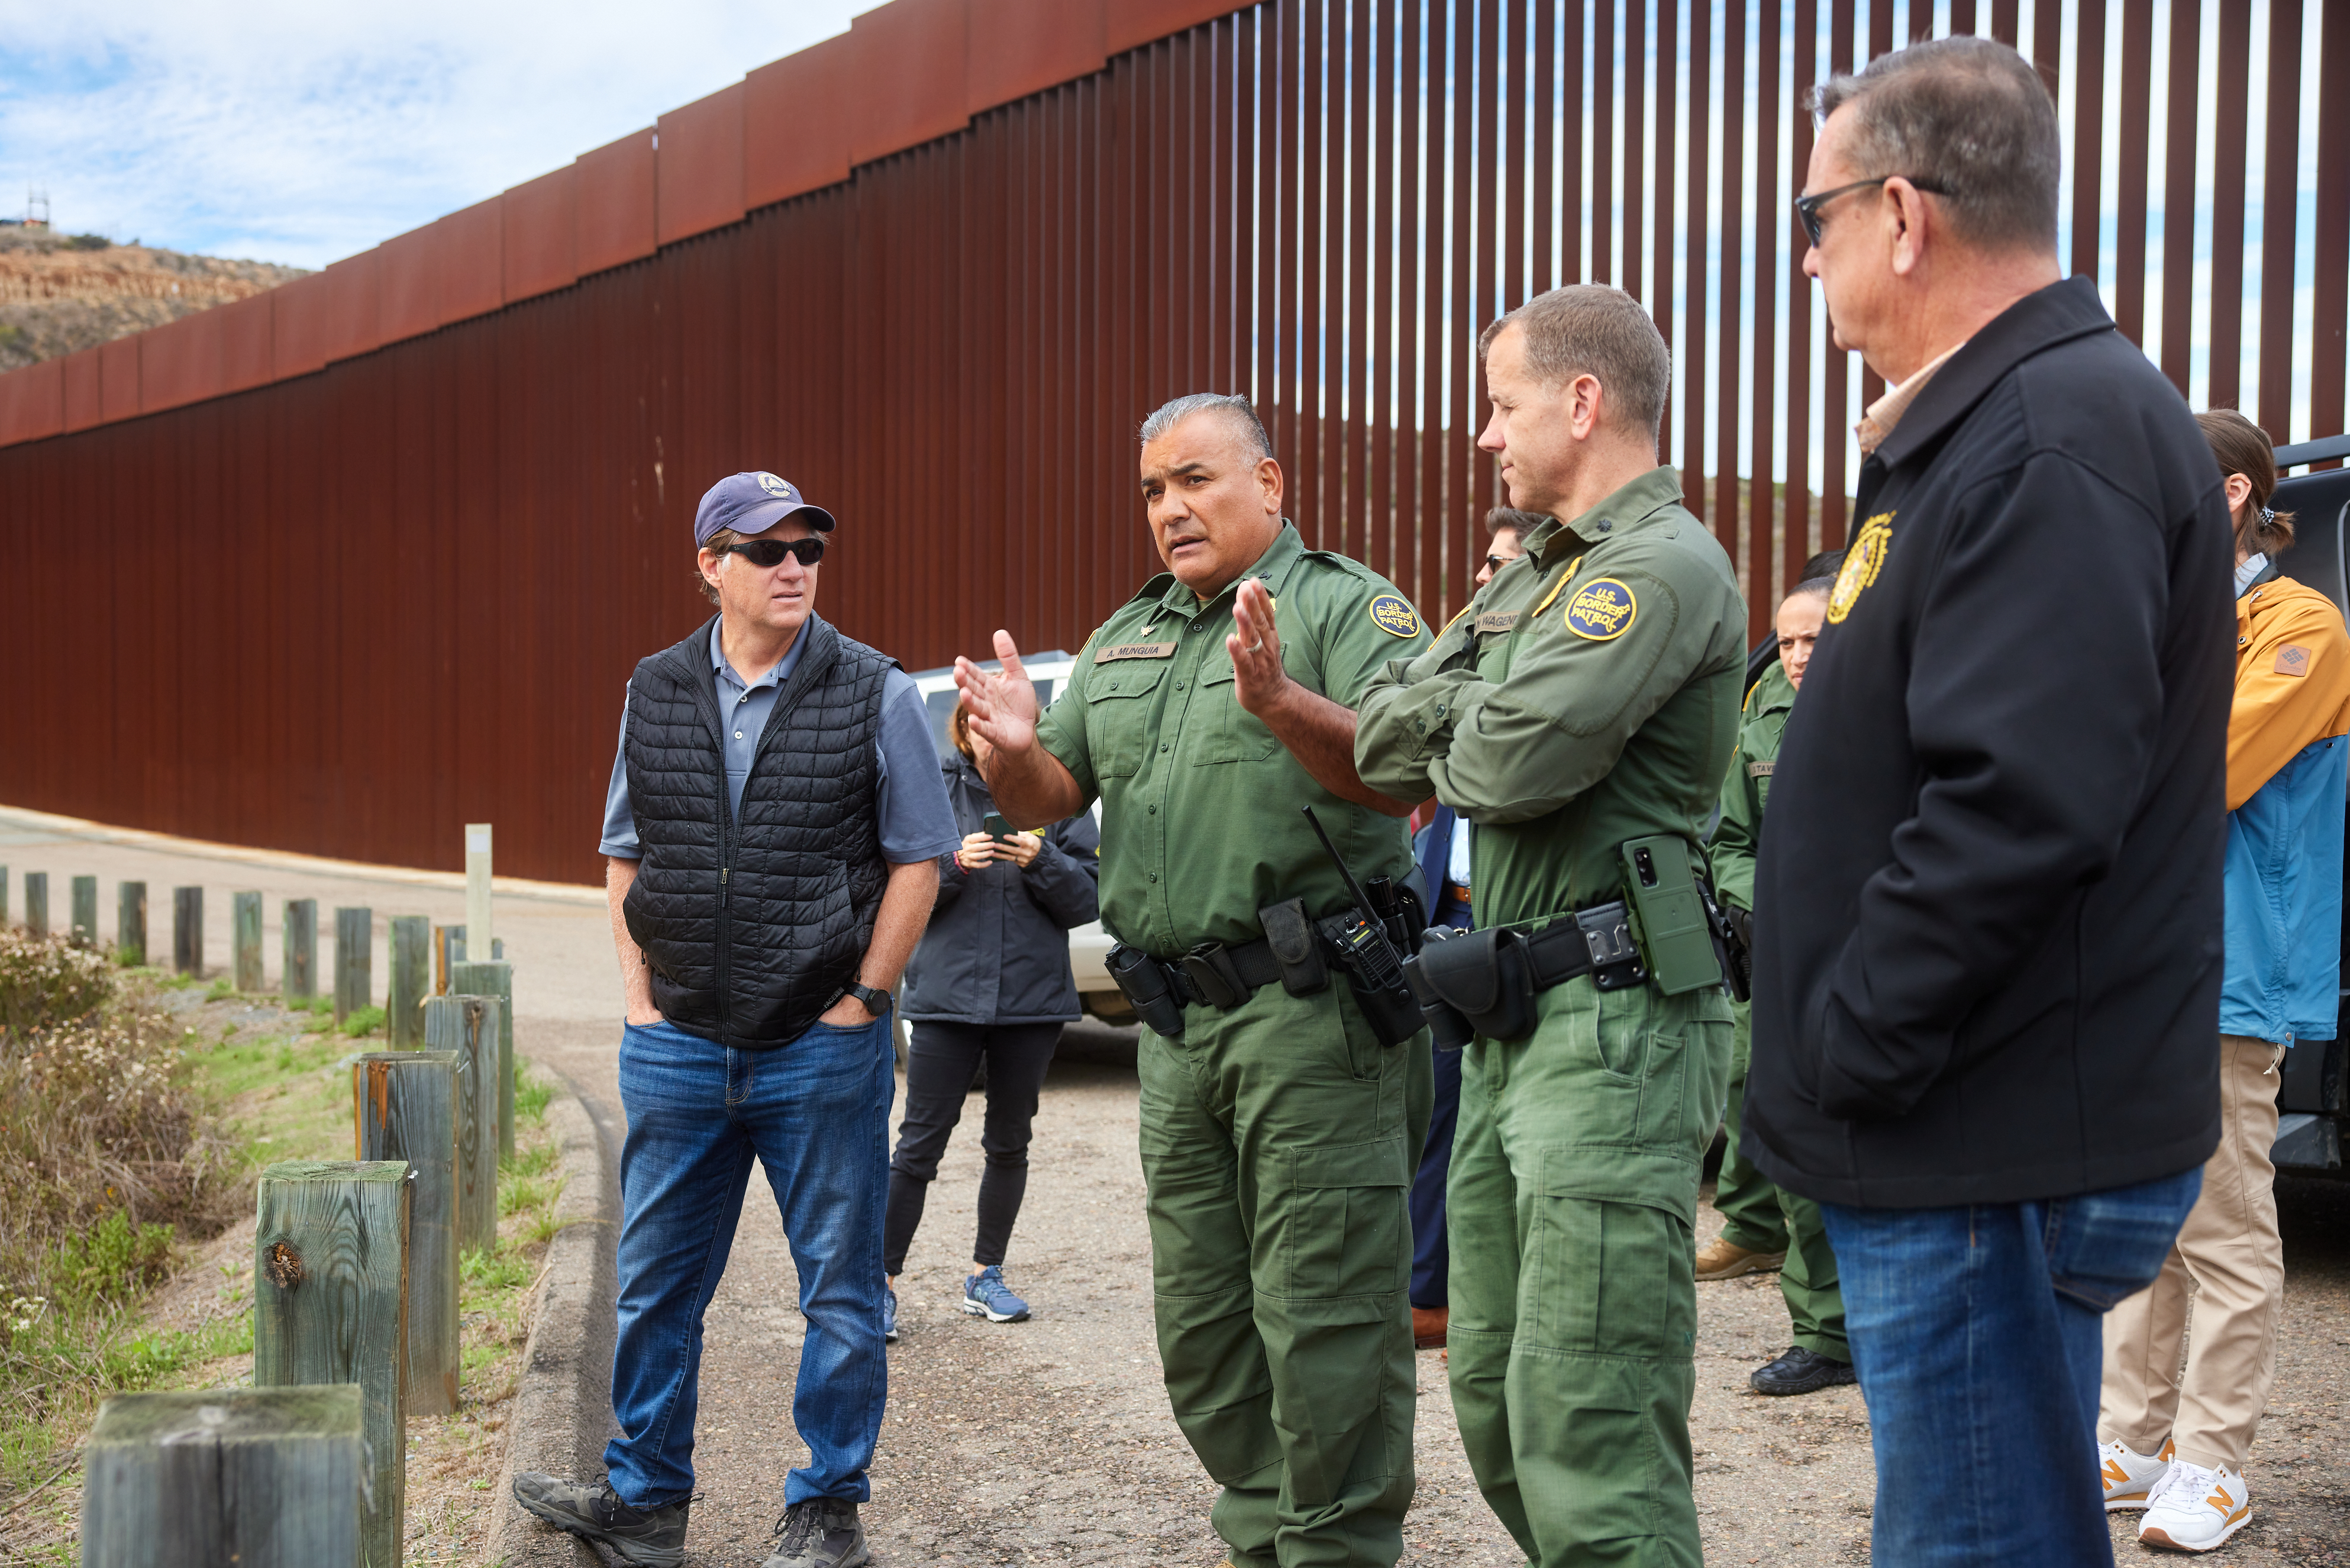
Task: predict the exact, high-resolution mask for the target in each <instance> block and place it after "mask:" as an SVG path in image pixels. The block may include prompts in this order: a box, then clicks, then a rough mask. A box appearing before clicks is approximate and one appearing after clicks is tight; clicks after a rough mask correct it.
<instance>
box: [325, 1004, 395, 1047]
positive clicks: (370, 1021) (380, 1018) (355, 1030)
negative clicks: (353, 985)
mask: <svg viewBox="0 0 2350 1568" xmlns="http://www.w3.org/2000/svg"><path fill="white" fill-rule="evenodd" d="M329 1011H331V1009H330V1010H329ZM383 1024H384V1012H383V1009H382V1008H380V1007H362V1008H360V1009H359V1010H358V1011H357V1012H353V1013H352V1014H351V1015H350V1016H349V1017H348V1018H346V1019H344V1020H343V1024H342V1028H343V1033H344V1034H345V1035H346V1036H348V1038H350V1039H353V1040H363V1039H365V1038H367V1036H369V1035H370V1034H380V1033H383Z"/></svg>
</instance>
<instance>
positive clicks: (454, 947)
mask: <svg viewBox="0 0 2350 1568" xmlns="http://www.w3.org/2000/svg"><path fill="white" fill-rule="evenodd" d="M464 961H465V928H464V927H463V926H435V927H433V928H432V994H433V995H435V996H446V995H448V994H449V971H450V970H451V969H452V967H454V966H455V965H457V964H461V963H463V962H464Z"/></svg>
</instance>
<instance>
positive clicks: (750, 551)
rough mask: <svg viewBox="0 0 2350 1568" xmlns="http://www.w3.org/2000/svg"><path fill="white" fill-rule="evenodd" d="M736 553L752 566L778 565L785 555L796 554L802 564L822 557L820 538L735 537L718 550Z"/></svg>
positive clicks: (724, 552)
mask: <svg viewBox="0 0 2350 1568" xmlns="http://www.w3.org/2000/svg"><path fill="white" fill-rule="evenodd" d="M718 553H719V554H720V555H722V556H724V555H729V554H732V555H736V556H742V557H743V559H744V560H746V561H748V562H750V563H751V564H752V565H753V566H782V565H783V564H784V557H785V556H796V557H797V558H798V560H799V564H800V565H801V566H815V565H816V563H817V562H818V561H821V560H823V559H824V541H823V540H821V539H815V538H809V539H737V540H735V541H734V543H733V544H732V545H727V546H726V547H725V548H724V549H723V550H721V551H719V552H718Z"/></svg>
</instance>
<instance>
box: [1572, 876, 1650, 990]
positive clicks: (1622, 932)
mask: <svg viewBox="0 0 2350 1568" xmlns="http://www.w3.org/2000/svg"><path fill="white" fill-rule="evenodd" d="M1575 926H1576V927H1577V928H1578V929H1580V930H1581V931H1582V932H1583V941H1584V945H1585V946H1586V947H1587V948H1588V949H1589V950H1590V951H1591V983H1592V984H1593V985H1595V986H1596V987H1598V988H1599V989H1600V990H1601V991H1629V990H1630V989H1631V988H1632V987H1634V986H1636V985H1638V984H1639V983H1640V982H1641V981H1645V980H1647V979H1648V968H1647V966H1646V965H1644V964H1642V963H1641V961H1640V949H1639V945H1638V943H1636V942H1634V941H1633V940H1632V922H1631V919H1630V918H1629V916H1628V914H1627V911H1626V909H1625V908H1624V901H1623V900H1622V899H1621V898H1618V899H1617V900H1616V901H1615V902H1614V903H1612V904H1597V905H1595V906H1593V907H1592V908H1590V909H1578V910H1576V911H1575Z"/></svg>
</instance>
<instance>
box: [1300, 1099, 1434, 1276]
mask: <svg viewBox="0 0 2350 1568" xmlns="http://www.w3.org/2000/svg"><path fill="white" fill-rule="evenodd" d="M1288 1158H1290V1160H1291V1161H1292V1162H1293V1172H1292V1178H1291V1181H1290V1191H1289V1194H1288V1202H1287V1205H1286V1208H1287V1210H1288V1211H1287V1213H1286V1214H1285V1215H1284V1217H1283V1220H1282V1224H1283V1230H1284V1247H1283V1251H1284V1253H1285V1254H1286V1257H1287V1260H1288V1267H1287V1269H1286V1271H1285V1272H1286V1275H1287V1278H1286V1280H1285V1281H1284V1284H1285V1286H1286V1292H1287V1294H1288V1295H1289V1296H1290V1297H1291V1298H1292V1299H1293V1300H1298V1299H1304V1300H1321V1299H1327V1298H1330V1297H1336V1296H1374V1295H1384V1294H1387V1293H1391V1292H1395V1291H1399V1290H1401V1289H1403V1287H1404V1282H1405V1280H1406V1277H1407V1276H1408V1275H1409V1272H1410V1270H1411V1248H1410V1244H1409V1226H1408V1225H1407V1224H1406V1221H1405V1215H1404V1200H1405V1191H1406V1189H1407V1188H1409V1186H1410V1184H1411V1167H1410V1162H1409V1160H1407V1159H1406V1158H1404V1147H1403V1139H1401V1138H1399V1137H1391V1138H1381V1139H1379V1140H1378V1141H1377V1142H1374V1143H1353V1144H1337V1145H1326V1146H1323V1147H1310V1148H1299V1149H1292V1150H1290V1151H1289V1156H1288Z"/></svg>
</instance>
